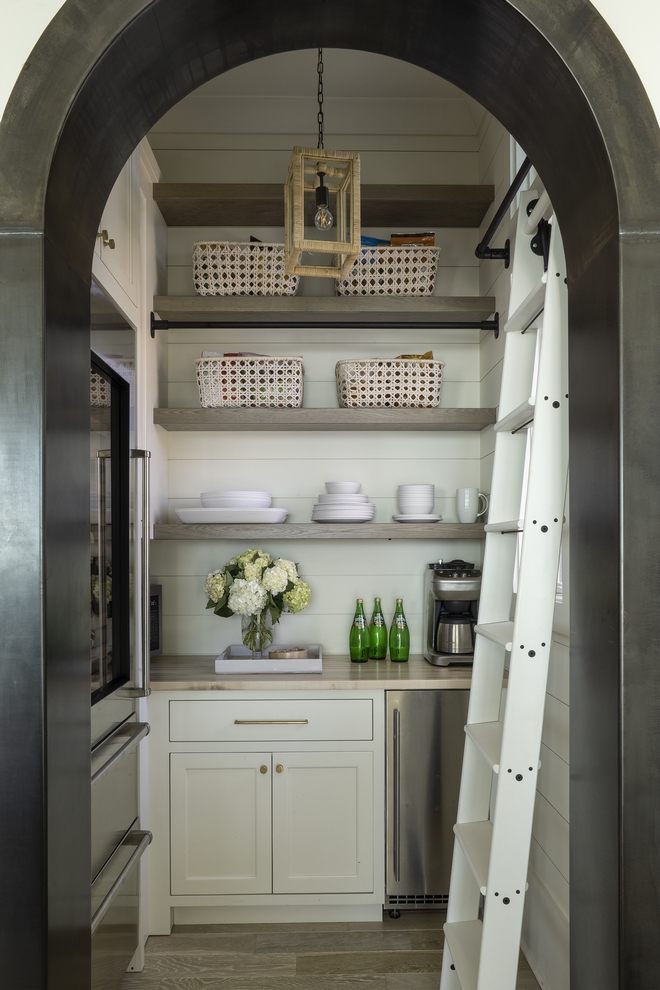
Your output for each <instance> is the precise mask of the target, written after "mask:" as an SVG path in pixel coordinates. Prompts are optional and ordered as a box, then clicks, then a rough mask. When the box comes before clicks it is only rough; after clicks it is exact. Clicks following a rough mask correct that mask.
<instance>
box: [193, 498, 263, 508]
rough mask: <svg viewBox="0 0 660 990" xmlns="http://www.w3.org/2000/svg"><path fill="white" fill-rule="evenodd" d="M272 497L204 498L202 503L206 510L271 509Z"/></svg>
mask: <svg viewBox="0 0 660 990" xmlns="http://www.w3.org/2000/svg"><path fill="white" fill-rule="evenodd" d="M272 501H273V500H272V498H271V496H270V495H268V496H265V495H260V496H259V497H258V498H248V497H247V496H246V495H242V496H240V497H236V498H233V497H232V496H229V495H227V496H223V497H222V498H208V497H207V498H203V499H201V503H202V505H203V506H204V508H205V509H269V508H270V506H271V504H272Z"/></svg>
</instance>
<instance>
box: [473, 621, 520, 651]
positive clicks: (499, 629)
mask: <svg viewBox="0 0 660 990" xmlns="http://www.w3.org/2000/svg"><path fill="white" fill-rule="evenodd" d="M474 631H475V633H476V634H477V635H478V636H483V637H484V639H489V640H490V641H491V643H497V644H498V646H503V647H504V649H505V650H510V649H511V641H512V640H513V622H482V623H479V622H478V623H477V625H476V626H475V627H474Z"/></svg>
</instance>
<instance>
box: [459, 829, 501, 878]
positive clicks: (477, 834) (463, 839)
mask: <svg viewBox="0 0 660 990" xmlns="http://www.w3.org/2000/svg"><path fill="white" fill-rule="evenodd" d="M454 834H455V835H456V838H457V839H458V844H459V845H460V847H461V849H462V850H463V852H464V853H465V858H466V859H467V861H468V864H469V866H470V869H471V870H472V873H473V874H474V879H475V880H476V881H477V884H478V886H479V890H480V891H481V893H482V894H485V893H486V881H487V879H488V862H489V860H490V844H491V841H492V838H493V823H492V822H460V823H459V824H457V825H454Z"/></svg>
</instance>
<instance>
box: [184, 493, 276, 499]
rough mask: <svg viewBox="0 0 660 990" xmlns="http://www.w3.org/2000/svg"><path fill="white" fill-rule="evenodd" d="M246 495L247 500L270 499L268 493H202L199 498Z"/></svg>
mask: <svg viewBox="0 0 660 990" xmlns="http://www.w3.org/2000/svg"><path fill="white" fill-rule="evenodd" d="M242 495H247V496H248V498H271V497H272V496H271V493H270V492H202V493H201V495H200V496H199V497H200V498H240V497H241V496H242Z"/></svg>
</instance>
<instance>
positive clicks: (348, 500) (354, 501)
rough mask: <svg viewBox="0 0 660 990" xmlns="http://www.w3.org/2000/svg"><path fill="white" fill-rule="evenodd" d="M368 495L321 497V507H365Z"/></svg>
mask: <svg viewBox="0 0 660 990" xmlns="http://www.w3.org/2000/svg"><path fill="white" fill-rule="evenodd" d="M368 497H369V496H368V495H319V504H320V505H334V504H341V505H364V504H365V502H366V501H367V499H368Z"/></svg>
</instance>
